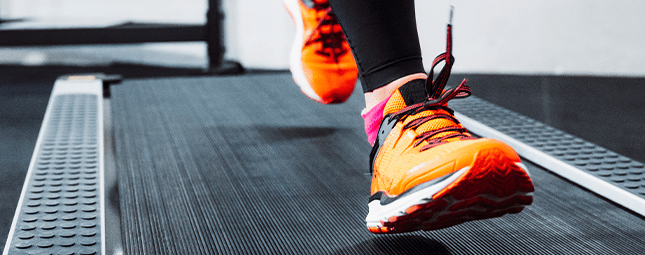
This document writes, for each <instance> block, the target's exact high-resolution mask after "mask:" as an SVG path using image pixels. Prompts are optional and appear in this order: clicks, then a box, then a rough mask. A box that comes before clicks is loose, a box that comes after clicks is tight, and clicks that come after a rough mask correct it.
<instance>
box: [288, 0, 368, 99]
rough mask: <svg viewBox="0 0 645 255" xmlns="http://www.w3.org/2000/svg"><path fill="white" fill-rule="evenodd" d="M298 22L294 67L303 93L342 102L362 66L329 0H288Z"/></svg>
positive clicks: (292, 58)
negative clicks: (305, 0) (350, 46)
mask: <svg viewBox="0 0 645 255" xmlns="http://www.w3.org/2000/svg"><path fill="white" fill-rule="evenodd" d="M283 3H284V6H285V8H286V9H287V11H288V12H289V14H290V15H291V18H292V19H293V22H294V23H295V24H296V38H295V41H294V43H293V48H292V49H291V60H290V70H291V74H292V75H293V80H294V81H295V82H296V84H298V86H300V89H301V90H302V92H303V93H304V94H305V95H307V96H308V97H310V98H311V99H313V100H316V101H318V102H320V103H323V104H331V103H342V102H345V100H347V98H349V96H350V95H351V94H352V91H353V90H354V87H355V86H356V80H357V79H358V68H357V67H356V62H355V61H354V57H353V56H352V53H351V51H350V48H349V44H347V40H345V35H344V34H343V31H342V29H341V27H340V25H339V24H338V20H337V19H336V16H335V15H334V14H333V13H332V12H331V8H330V7H329V3H328V2H327V0H309V1H308V3H307V4H305V3H303V2H302V1H301V0H284V1H283Z"/></svg>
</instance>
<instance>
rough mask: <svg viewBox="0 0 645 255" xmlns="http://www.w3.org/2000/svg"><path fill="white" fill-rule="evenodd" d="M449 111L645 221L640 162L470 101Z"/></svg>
mask: <svg viewBox="0 0 645 255" xmlns="http://www.w3.org/2000/svg"><path fill="white" fill-rule="evenodd" d="M450 106H451V107H452V108H453V109H455V111H457V112H456V113H455V115H456V116H457V118H458V119H459V120H460V121H461V122H462V124H463V125H464V126H465V127H466V128H468V130H470V131H472V132H473V133H475V134H478V135H481V136H486V137H491V138H495V139H498V140H501V141H504V142H506V143H507V144H509V145H511V146H512V147H513V148H514V149H515V150H516V151H517V152H518V154H520V155H521V156H522V157H524V158H526V159H528V160H530V161H532V162H534V163H536V164H538V165H540V166H542V167H544V168H546V169H547V170H549V171H551V172H554V173H556V174H558V175H560V176H562V177H564V178H566V179H568V180H570V181H572V182H574V183H577V184H579V185H581V186H583V187H585V188H587V189H589V190H591V191H592V192H594V193H596V194H598V195H601V196H603V197H605V198H607V199H609V200H611V201H614V202H616V203H618V204H620V205H622V206H624V207H626V208H628V209H630V210H632V211H634V212H636V213H638V214H640V215H643V216H645V179H644V177H645V174H644V173H645V168H644V165H643V164H642V163H640V162H636V161H634V160H632V159H630V158H627V157H625V156H622V155H619V154H617V153H615V152H613V151H609V150H607V149H605V148H602V147H600V146H598V145H595V144H593V143H590V142H588V141H585V140H583V139H580V138H578V137H575V136H573V135H571V134H567V133H565V132H563V131H561V130H558V129H556V128H553V127H550V126H548V125H546V124H544V123H541V122H539V121H536V120H533V119H531V118H528V117H526V116H523V115H521V114H518V113H515V112H513V111H510V110H507V109H504V108H502V107H499V106H496V105H494V104H492V103H489V102H486V101H484V100H482V99H479V98H476V97H473V96H471V97H470V98H467V99H464V100H454V101H452V102H450Z"/></svg>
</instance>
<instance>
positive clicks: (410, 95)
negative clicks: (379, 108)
mask: <svg viewBox="0 0 645 255" xmlns="http://www.w3.org/2000/svg"><path fill="white" fill-rule="evenodd" d="M426 98H428V93H427V91H426V80H424V79H417V80H411V81H409V82H408V83H406V84H404V85H403V86H401V87H399V88H398V89H397V90H396V91H394V93H393V94H392V96H391V97H390V98H389V99H388V101H387V104H385V109H384V110H383V116H385V115H387V114H390V113H394V112H397V111H399V110H401V109H403V108H405V107H407V106H410V105H413V104H418V103H421V102H423V101H425V100H426Z"/></svg>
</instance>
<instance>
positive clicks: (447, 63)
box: [394, 25, 474, 151]
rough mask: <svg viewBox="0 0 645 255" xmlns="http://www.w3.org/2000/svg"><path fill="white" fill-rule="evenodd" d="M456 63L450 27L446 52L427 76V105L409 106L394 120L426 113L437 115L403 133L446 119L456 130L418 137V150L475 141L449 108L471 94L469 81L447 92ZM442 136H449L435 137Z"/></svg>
mask: <svg viewBox="0 0 645 255" xmlns="http://www.w3.org/2000/svg"><path fill="white" fill-rule="evenodd" d="M454 61H455V58H454V57H453V56H452V26H451V25H448V31H447V43H446V52H444V53H442V54H439V56H437V57H436V58H435V59H434V61H433V62H432V68H431V69H430V72H429V73H428V77H429V79H428V80H427V81H426V85H427V86H426V90H427V93H428V98H426V100H425V101H424V102H421V103H417V104H414V105H410V106H408V107H405V108H403V109H401V110H399V111H397V112H396V113H394V117H396V118H397V119H399V120H400V121H403V120H404V119H405V118H406V117H408V116H412V115H416V114H418V113H421V112H423V111H427V110H434V111H437V112H436V113H435V114H432V115H430V116H425V117H419V118H417V119H414V120H412V121H410V122H409V123H407V124H406V125H405V126H404V127H403V129H416V128H418V127H420V126H421V125H422V124H424V123H426V122H428V121H432V120H436V119H447V120H449V121H452V122H453V123H455V125H454V126H447V127H442V128H439V129H437V130H433V131H427V132H423V133H421V134H419V135H417V136H416V137H415V140H417V141H416V142H415V144H414V146H415V147H416V146H419V145H420V144H421V143H422V142H423V141H426V142H428V144H427V145H425V146H423V147H421V149H420V150H421V151H424V150H427V149H430V148H432V147H435V146H437V145H440V144H443V143H445V141H446V140H448V139H452V138H460V139H462V140H466V139H474V137H472V136H471V135H470V134H468V131H467V130H466V129H465V128H463V127H462V126H461V125H459V121H457V119H455V118H454V116H453V115H454V111H452V110H451V109H450V108H448V101H450V100H452V99H454V98H465V97H468V96H470V94H471V91H470V87H468V86H466V79H464V80H463V81H462V82H461V83H460V84H459V86H457V87H454V88H450V89H447V90H444V88H445V86H446V84H447V83H448V78H449V77H450V71H451V69H452V65H453V63H454ZM441 62H444V66H443V68H442V69H441V71H440V72H439V75H438V76H437V78H436V79H435V80H432V77H434V68H435V67H437V65H439V63H441ZM440 110H444V111H446V112H448V113H449V114H445V113H441V112H440ZM443 133H449V134H446V135H443V136H439V137H435V136H438V135H440V134H443Z"/></svg>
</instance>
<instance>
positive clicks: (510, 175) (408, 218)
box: [369, 149, 534, 234]
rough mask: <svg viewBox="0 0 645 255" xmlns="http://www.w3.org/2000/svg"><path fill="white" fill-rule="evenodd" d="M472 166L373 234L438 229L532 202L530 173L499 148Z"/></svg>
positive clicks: (519, 208) (483, 153)
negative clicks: (423, 201)
mask: <svg viewBox="0 0 645 255" xmlns="http://www.w3.org/2000/svg"><path fill="white" fill-rule="evenodd" d="M475 157H476V160H475V162H474V163H473V164H472V165H471V167H470V169H469V170H468V171H467V172H466V173H464V175H462V176H461V177H460V178H459V179H457V180H455V181H454V182H453V183H451V184H450V185H448V187H446V188H444V189H443V190H441V191H440V192H438V193H437V194H435V195H434V197H433V199H432V200H429V201H428V202H427V203H425V204H420V205H416V206H413V207H410V208H407V209H406V210H405V214H404V215H401V216H393V217H390V218H389V219H388V221H386V222H381V224H382V225H383V227H381V228H376V227H373V228H370V229H369V231H371V232H373V233H377V234H380V233H403V232H410V231H416V230H436V229H442V228H447V227H451V226H454V225H457V224H460V223H463V222H467V221H473V220H482V219H489V218H494V217H499V216H502V215H504V214H507V213H519V212H521V211H522V210H523V209H524V206H526V205H530V204H531V203H532V202H533V197H532V192H533V191H534V187H533V183H532V182H531V178H530V177H529V176H528V174H527V173H526V172H525V171H524V170H522V168H521V167H519V166H518V165H516V164H515V161H513V160H512V159H511V158H509V157H508V156H507V155H506V154H504V152H502V151H501V150H499V149H487V150H482V151H480V152H478V153H477V155H475Z"/></svg>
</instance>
